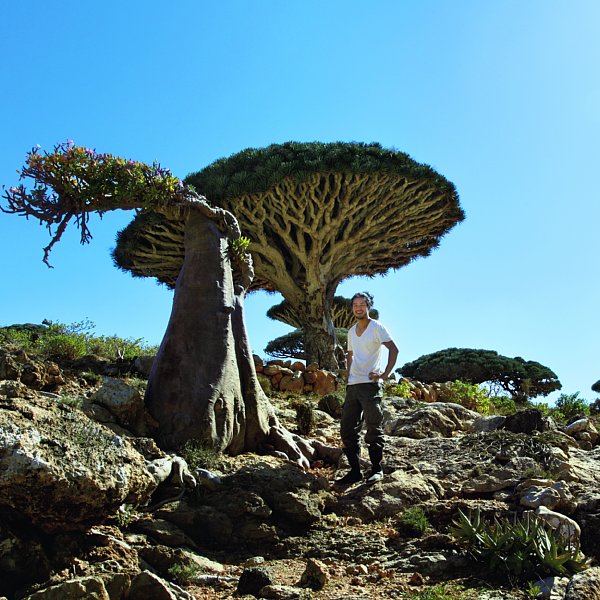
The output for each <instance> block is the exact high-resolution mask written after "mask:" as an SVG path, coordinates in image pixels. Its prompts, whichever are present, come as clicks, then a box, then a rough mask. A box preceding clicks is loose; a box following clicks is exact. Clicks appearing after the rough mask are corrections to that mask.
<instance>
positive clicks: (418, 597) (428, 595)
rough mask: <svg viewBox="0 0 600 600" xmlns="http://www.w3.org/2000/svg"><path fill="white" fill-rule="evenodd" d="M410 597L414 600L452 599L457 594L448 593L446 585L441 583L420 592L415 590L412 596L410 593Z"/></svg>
mask: <svg viewBox="0 0 600 600" xmlns="http://www.w3.org/2000/svg"><path fill="white" fill-rule="evenodd" d="M410 597H411V598H414V600H454V599H455V598H457V596H455V595H454V594H452V593H450V592H449V591H448V589H447V587H446V586H445V585H444V584H441V583H440V584H438V585H434V586H433V587H430V588H427V589H426V590H423V591H421V592H417V593H416V594H415V595H414V596H413V595H411V596H410Z"/></svg>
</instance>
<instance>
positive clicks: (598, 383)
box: [592, 379, 600, 394]
mask: <svg viewBox="0 0 600 600" xmlns="http://www.w3.org/2000/svg"><path fill="white" fill-rule="evenodd" d="M592 391H593V392H596V393H597V394H600V379H598V381H596V383H595V384H594V385H593V386H592Z"/></svg>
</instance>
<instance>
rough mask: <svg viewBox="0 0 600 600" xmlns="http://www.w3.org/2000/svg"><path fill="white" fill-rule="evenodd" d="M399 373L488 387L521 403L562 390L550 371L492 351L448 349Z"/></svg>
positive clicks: (408, 365)
mask: <svg viewBox="0 0 600 600" xmlns="http://www.w3.org/2000/svg"><path fill="white" fill-rule="evenodd" d="M397 372H398V373H400V374H402V375H403V376H404V377H410V378H412V379H416V380H418V381H422V382H423V383H443V382H446V381H456V380H461V381H467V382H470V383H474V384H481V383H487V384H490V385H492V386H498V387H499V388H501V389H503V390H504V391H506V392H508V393H510V394H511V395H512V396H513V397H514V398H515V399H518V400H526V399H527V398H535V397H536V396H547V395H548V394H550V393H551V392H554V391H555V390H559V389H560V388H561V387H562V385H561V383H560V381H559V380H558V378H557V376H556V374H555V373H554V372H553V371H552V370H550V369H549V368H548V367H545V366H544V365H542V364H540V363H538V362H534V361H525V360H524V359H523V358H521V357H520V356H517V357H515V358H508V357H506V356H502V355H500V354H498V353H497V352H495V351H493V350H475V349H471V348H448V349H446V350H440V351H438V352H434V353H432V354H426V355H424V356H421V357H419V358H418V359H417V360H414V361H412V362H409V363H406V364H405V365H403V366H402V367H400V368H399V369H397Z"/></svg>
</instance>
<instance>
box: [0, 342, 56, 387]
mask: <svg viewBox="0 0 600 600" xmlns="http://www.w3.org/2000/svg"><path fill="white" fill-rule="evenodd" d="M2 379H9V380H15V381H21V383H23V384H24V385H26V386H27V387H29V388H31V389H33V390H45V391H55V390H57V389H58V388H59V387H60V386H61V385H63V384H64V383H65V379H64V377H63V373H62V371H61V369H60V367H59V366H58V365H57V364H56V363H54V362H52V361H46V362H40V361H36V360H33V359H31V358H30V357H29V356H27V354H26V353H25V352H24V351H23V350H17V349H14V350H10V349H8V348H4V347H3V348H0V380H2Z"/></svg>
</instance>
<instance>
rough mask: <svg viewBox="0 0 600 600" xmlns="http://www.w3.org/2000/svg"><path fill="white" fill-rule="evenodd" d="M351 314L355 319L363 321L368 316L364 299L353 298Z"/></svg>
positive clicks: (367, 307)
mask: <svg viewBox="0 0 600 600" xmlns="http://www.w3.org/2000/svg"><path fill="white" fill-rule="evenodd" d="M352 314H353V315H354V316H355V317H356V318H357V319H364V318H365V317H368V316H369V305H368V304H367V302H366V301H365V299H364V298H355V299H354V300H353V301H352Z"/></svg>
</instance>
